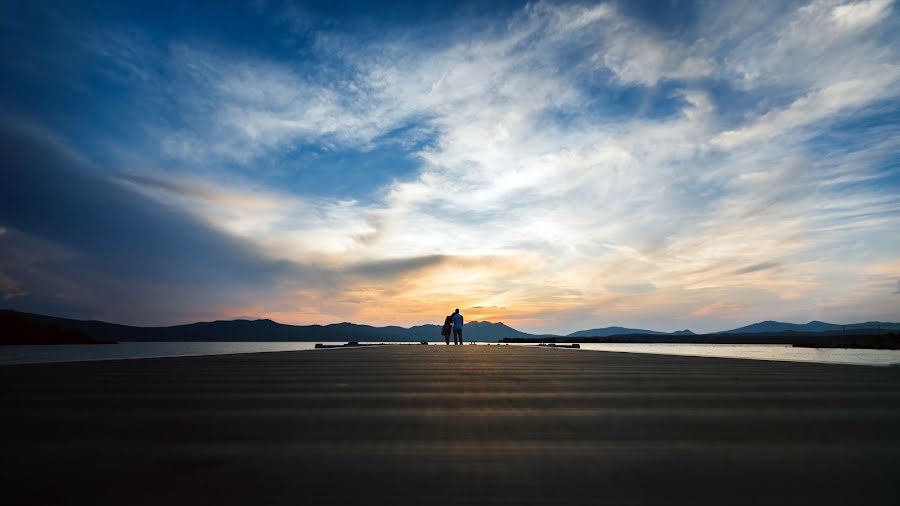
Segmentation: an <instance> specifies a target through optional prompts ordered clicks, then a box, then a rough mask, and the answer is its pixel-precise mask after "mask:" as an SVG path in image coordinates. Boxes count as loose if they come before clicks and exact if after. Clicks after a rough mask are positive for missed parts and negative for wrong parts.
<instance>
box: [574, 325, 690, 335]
mask: <svg viewBox="0 0 900 506" xmlns="http://www.w3.org/2000/svg"><path fill="white" fill-rule="evenodd" d="M629 334H640V335H645V336H692V335H694V333H693V332H691V331H690V330H688V329H684V330H678V331H676V332H659V331H657V330H644V329H628V328H625V327H604V328H602V329H590V330H579V331H577V332H572V333H571V334H568V335H567V336H566V337H609V336H621V335H629Z"/></svg>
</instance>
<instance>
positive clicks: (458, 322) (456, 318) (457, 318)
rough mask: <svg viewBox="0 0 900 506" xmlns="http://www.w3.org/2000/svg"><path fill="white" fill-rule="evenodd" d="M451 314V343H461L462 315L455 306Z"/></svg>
mask: <svg viewBox="0 0 900 506" xmlns="http://www.w3.org/2000/svg"><path fill="white" fill-rule="evenodd" d="M451 316H453V344H462V343H463V340H462V328H463V317H462V315H461V314H459V308H456V311H454V312H453V314H452V315H451Z"/></svg>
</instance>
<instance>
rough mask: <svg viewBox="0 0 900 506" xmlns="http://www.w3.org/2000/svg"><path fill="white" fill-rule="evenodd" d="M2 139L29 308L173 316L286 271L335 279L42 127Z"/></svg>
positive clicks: (3, 132)
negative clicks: (162, 198) (188, 210)
mask: <svg viewBox="0 0 900 506" xmlns="http://www.w3.org/2000/svg"><path fill="white" fill-rule="evenodd" d="M0 147H2V150H3V152H4V153H5V157H6V158H5V159H6V164H5V166H4V173H5V177H4V184H3V185H2V188H0V220H2V221H3V222H4V223H5V224H6V227H7V229H8V230H7V233H5V234H3V236H2V238H0V239H2V242H0V246H2V247H0V254H2V256H3V271H4V276H6V278H8V279H12V280H13V281H12V282H11V283H7V284H12V285H13V287H19V286H21V287H23V288H24V289H25V290H27V291H28V292H30V294H29V295H28V296H29V297H31V298H30V299H29V300H30V301H31V302H29V303H28V307H29V308H31V309H34V310H38V309H41V308H42V307H43V308H44V310H45V311H49V310H52V309H54V308H59V307H61V306H60V304H61V303H63V302H64V301H72V302H71V304H76V305H78V306H79V307H81V308H82V309H80V310H79V311H78V315H79V316H82V315H84V314H85V313H86V310H85V309H84V308H85V307H89V308H91V309H92V310H94V311H96V313H95V314H96V315H107V316H108V317H109V316H113V317H115V318H116V319H118V320H126V321H132V322H136V321H140V322H148V323H149V322H155V321H159V320H157V319H158V318H161V319H165V321H171V320H172V319H173V318H175V319H177V318H179V317H189V315H191V314H197V313H198V312H202V311H204V308H206V310H207V311H209V310H210V308H212V307H215V306H219V305H224V304H227V303H228V301H233V300H240V299H242V298H245V297H253V296H259V294H260V291H261V290H263V289H270V288H272V287H273V286H275V285H278V283H279V279H282V278H290V279H292V280H293V281H294V282H306V283H314V282H316V280H317V278H318V281H319V282H321V280H322V278H324V277H327V272H324V271H320V270H318V269H315V268H309V269H307V268H304V267H303V266H300V265H297V264H290V263H286V262H282V261H277V260H272V259H270V258H267V257H266V255H265V254H264V253H263V252H261V251H259V250H258V249H257V248H256V247H255V246H253V245H251V244H249V243H245V242H242V241H240V240H237V239H235V238H234V237H232V236H229V235H225V234H222V233H220V232H217V231H215V230H213V229H211V228H209V227H207V226H205V225H204V224H202V223H200V222H198V221H196V220H194V219H193V218H191V217H190V216H189V215H187V214H185V213H183V212H182V211H179V210H177V209H176V208H172V207H167V206H163V205H160V204H157V203H155V202H154V201H152V200H149V199H147V198H145V197H143V196H141V195H140V194H138V193H135V192H133V191H129V190H127V189H124V188H122V187H121V186H119V185H117V184H116V183H115V182H114V181H111V180H109V179H108V178H105V177H103V176H102V175H101V174H99V173H97V171H96V170H95V169H93V168H92V167H90V166H88V165H86V164H85V162H84V161H83V160H80V159H79V158H77V157H75V156H73V155H72V154H71V153H69V152H67V150H66V149H65V148H64V147H63V146H60V145H58V144H57V143H56V142H55V141H54V140H53V139H52V138H48V137H46V136H44V135H42V134H41V132H36V131H33V130H31V131H29V130H28V129H24V128H22V127H19V126H16V125H10V124H7V123H4V124H2V125H0ZM17 290H18V288H17ZM18 298H19V299H20V298H21V297H18ZM42 299H43V300H46V301H48V303H49V301H53V300H55V301H56V302H54V303H53V305H52V306H47V305H44V306H42V305H41V304H40V303H39V302H40V300H42ZM10 300H11V301H12V302H15V301H16V300H17V297H10ZM64 313H66V314H68V313H70V312H69V311H65V312H64Z"/></svg>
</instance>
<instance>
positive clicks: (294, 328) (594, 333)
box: [0, 311, 900, 343]
mask: <svg viewBox="0 0 900 506" xmlns="http://www.w3.org/2000/svg"><path fill="white" fill-rule="evenodd" d="M0 313H2V314H11V315H16V318H18V319H22V318H24V319H25V320H27V321H28V322H31V323H32V324H34V325H38V326H44V327H52V328H53V329H58V331H59V332H62V333H67V335H68V336H70V337H72V336H75V335H76V334H75V333H77V334H80V335H81V336H84V337H86V338H93V339H96V340H102V341H306V342H309V341H443V337H441V327H440V325H437V324H434V325H417V326H414V327H411V328H404V327H397V326H388V327H373V326H371V325H358V324H355V323H335V324H331V325H285V324H281V323H277V322H273V321H272V320H227V321H223V320H219V321H213V322H199V323H190V324H187V325H174V326H171V327H133V326H129V325H118V324H115V323H107V322H102V321H96V320H89V321H85V320H72V319H68V318H58V317H55V316H45V315H39V314H33V313H22V312H17V311H0ZM7 327H10V326H7ZM16 328H18V327H16ZM10 329H12V327H10ZM876 329H879V330H878V332H876ZM13 330H14V329H13ZM898 330H900V323H886V322H866V323H856V324H849V325H835V324H831V323H824V322H810V323H807V324H805V325H799V324H792V323H781V322H771V321H769V322H760V323H756V324H753V325H748V326H746V327H741V328H739V329H735V330H732V331H728V332H720V333H715V334H701V335H698V334H694V333H693V332H691V331H690V330H679V331H676V332H658V331H653V330H641V329H629V328H624V327H606V328H601V329H591V330H580V331H578V332H573V333H571V334H569V335H568V336H565V337H560V336H553V335H534V334H528V333H526V332H522V331H519V330H516V329H514V328H512V327H509V326H508V325H505V324H503V323H493V322H478V321H475V322H469V323H467V324H466V326H465V332H464V337H465V339H466V340H468V341H498V340H500V339H504V338H512V339H521V340H529V341H531V340H538V341H539V340H547V341H551V340H553V339H555V338H557V337H559V339H560V342H563V341H562V340H564V339H565V340H569V341H571V340H577V339H595V340H601V341H602V342H669V343H676V342H681V343H690V342H711V343H712V342H715V343H739V342H746V343H754V342H760V343H761V342H771V343H793V342H798V338H797V337H796V335H797V333H802V335H803V336H804V338H803V339H806V337H805V336H812V335H845V334H847V335H849V334H872V333H875V334H878V333H882V332H889V331H894V332H896V331H898ZM0 332H2V333H4V335H5V334H9V333H10V331H9V329H6V328H0ZM14 332H15V333H18V334H22V331H18V330H14ZM54 332H55V331H54ZM832 337H833V336H832ZM14 338H15V339H20V337H14ZM11 339H13V338H11ZM27 342H34V343H37V342H38V341H37V340H28V341H27ZM804 342H805V341H804Z"/></svg>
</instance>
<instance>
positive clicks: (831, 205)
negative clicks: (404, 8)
mask: <svg viewBox="0 0 900 506" xmlns="http://www.w3.org/2000/svg"><path fill="white" fill-rule="evenodd" d="M697 11H698V12H697V18H698V19H697V22H696V23H694V24H693V25H691V27H690V28H689V29H685V30H683V31H676V32H666V31H661V30H657V29H654V28H653V27H652V26H651V25H649V24H647V23H645V22H643V20H641V19H639V18H636V17H635V16H634V15H633V13H631V12H629V11H626V10H625V9H623V8H622V6H620V5H617V4H615V3H602V4H599V5H594V6H584V5H569V4H556V3H546V2H539V3H534V4H530V5H528V6H525V7H523V8H522V9H520V10H518V11H516V12H515V13H513V14H512V15H510V16H506V17H503V18H498V19H496V20H493V21H492V22H490V23H486V24H485V23H472V25H471V26H472V27H471V28H470V29H457V30H455V31H449V30H447V31H445V32H441V29H445V28H447V27H446V26H441V25H437V26H435V27H434V28H435V30H434V33H431V32H429V31H428V30H424V31H423V30H418V31H409V30H405V29H404V28H403V27H397V28H389V29H386V30H385V31H384V32H383V33H377V34H373V33H367V34H364V36H363V35H361V34H359V33H356V32H352V31H343V30H341V29H340V28H328V29H325V28H322V27H318V28H317V27H316V26H315V22H314V21H311V20H310V19H311V18H310V17H309V16H308V15H306V14H304V16H303V19H304V20H305V21H304V23H303V26H304V29H303V30H304V37H307V38H309V39H310V40H313V41H314V42H313V44H312V45H311V46H310V48H309V49H308V51H309V52H311V53H312V55H313V57H312V58H305V59H302V58H292V57H286V56H284V55H279V56H268V55H260V54H258V53H254V52H241V51H223V50H220V49H217V47H216V46H215V44H214V43H212V42H205V43H196V42H197V41H192V43H190V44H189V43H187V42H185V41H182V40H171V41H168V43H167V44H165V45H164V46H162V47H156V48H155V49H153V48H144V49H143V50H142V49H141V48H140V47H136V46H135V43H134V41H132V43H131V44H130V45H128V46H125V47H134V50H129V51H127V52H121V51H119V52H109V51H106V52H104V53H103V58H104V61H106V60H117V61H123V62H125V63H123V64H122V66H121V68H125V69H129V68H133V69H135V70H134V73H135V75H139V76H142V78H141V80H142V81H144V82H150V83H154V84H153V86H146V87H142V86H136V87H135V90H136V91H135V94H136V98H137V99H139V100H149V101H150V102H152V103H160V104H167V107H166V108H164V110H165V111H166V112H165V113H161V114H160V115H158V116H155V115H154V114H143V115H142V116H141V118H140V123H141V124H142V125H143V128H144V129H145V131H146V132H147V139H148V141H149V146H150V147H149V148H147V146H144V147H143V149H144V151H143V152H142V153H146V152H148V151H153V150H155V151H158V152H159V153H161V155H162V156H159V157H156V158H155V159H154V158H153V157H149V158H148V155H146V154H138V155H135V156H137V157H139V158H140V157H144V159H147V160H148V163H147V164H145V165H142V167H146V166H152V167H170V168H168V169H154V170H148V169H141V168H137V169H123V170H120V171H117V172H116V173H115V174H114V178H115V179H116V181H117V182H118V183H119V184H120V185H123V186H124V187H126V188H128V189H130V191H135V192H137V193H139V194H141V195H143V196H145V197H147V198H149V199H151V200H153V201H155V202H157V203H160V204H163V205H166V206H171V207H172V208H175V209H178V210H179V212H185V213H188V214H190V215H192V216H193V217H194V218H195V219H196V220H198V221H199V222H201V223H203V224H205V225H206V226H209V227H211V228H212V229H214V230H217V231H220V232H221V233H223V234H226V235H227V236H228V237H231V238H234V239H236V240H239V241H244V242H246V243H247V244H251V245H253V247H254V248H256V249H257V250H258V251H259V252H260V254H261V255H262V256H264V257H265V258H267V259H268V260H271V261H283V262H288V263H293V264H297V265H308V266H311V265H314V266H317V268H321V269H325V270H327V272H329V273H330V274H329V276H331V277H330V278H328V279H330V280H331V281H330V283H331V284H330V285H329V286H328V290H327V292H328V298H327V300H326V298H325V297H318V298H319V299H320V302H316V299H317V296H316V294H322V293H325V288H324V287H319V286H311V287H308V288H306V289H300V288H298V287H297V286H295V285H294V284H290V283H288V284H287V286H288V287H287V288H286V287H281V288H279V289H278V290H273V292H272V294H271V298H270V301H269V302H260V303H257V304H256V305H244V306H241V305H232V306H229V307H231V308H232V309H231V310H232V311H236V312H238V313H239V314H249V313H250V312H254V311H255V312H258V313H259V314H264V315H277V316H278V317H279V318H281V319H286V320H289V321H297V322H311V321H317V320H316V319H321V318H328V319H348V320H349V319H354V318H358V319H365V320H367V321H370V322H379V323H389V322H392V323H421V322H424V321H429V319H433V314H432V313H434V312H435V311H437V314H442V312H443V311H445V309H444V306H448V307H450V306H454V307H456V306H459V307H471V308H479V309H478V311H481V313H480V314H481V315H482V316H484V317H490V318H494V319H504V320H506V321H507V322H508V323H513V324H520V325H522V326H523V327H524V328H526V329H530V330H535V331H569V330H577V329H579V328H586V327H592V326H597V325H600V324H604V323H609V324H623V325H633V326H643V327H648V326H649V327H658V328H663V329H667V328H668V329H673V328H684V327H691V328H694V329H695V330H719V329H721V328H722V327H723V326H727V325H730V324H732V323H734V324H737V323H746V322H748V321H749V320H752V319H754V318H765V319H771V318H785V319H806V318H809V319H812V318H820V317H826V316H827V315H825V316H823V315H822V314H821V313H822V311H825V310H829V311H835V312H836V313H837V311H836V310H835V309H834V308H836V307H844V308H852V309H846V310H843V312H842V313H840V314H842V315H844V317H845V318H860V319H872V318H876V317H879V318H889V317H890V315H892V314H894V313H895V312H896V311H895V309H896V308H894V307H893V306H891V301H887V300H886V299H885V301H881V302H875V303H871V302H872V300H873V299H872V297H875V296H874V295H872V294H874V293H875V288H874V285H871V284H869V281H867V279H868V278H867V277H866V276H867V275H866V274H864V271H865V269H866V266H867V265H870V264H872V263H879V262H885V261H887V260H889V259H892V258H896V257H897V255H900V245H898V244H897V243H896V241H895V240H891V239H886V237H891V236H892V235H896V234H895V232H896V231H897V230H898V228H900V207H898V204H897V202H896V198H895V194H896V189H897V185H898V182H897V177H898V174H897V170H898V168H897V166H896V165H895V164H892V162H891V160H892V159H895V158H896V156H897V153H898V145H897V144H896V139H897V135H898V134H900V129H898V127H897V124H896V122H892V121H890V120H884V119H883V118H882V119H878V118H879V115H878V113H879V110H880V109H881V108H897V107H898V100H900V94H898V92H897V91H896V90H898V89H900V87H898V84H900V54H898V52H900V45H898V43H897V42H896V40H895V38H893V37H890V36H889V34H890V33H892V31H893V30H896V28H898V24H900V23H898V20H897V18H896V15H895V7H894V3H893V2H892V1H887V0H869V1H860V2H849V1H845V2H837V1H823V0H820V1H814V2H810V3H803V4H797V3H791V2H785V3H775V4H771V5H769V4H767V5H765V6H753V7H752V8H750V7H748V6H747V5H743V6H742V5H737V4H722V5H705V6H702V7H701V6H698V7H697ZM437 32H441V34H440V35H439V36H438V35H436V33H437ZM99 44H100V46H101V47H102V46H103V44H102V42H101V43H99ZM142 51H145V52H142ZM135 55H140V57H139V58H138V57H137V56H135ZM148 61H149V63H148ZM160 69H162V70H160ZM160 82H162V83H164V86H162V87H160V86H158V84H159V83H160ZM170 111H173V112H170ZM848 122H849V123H855V125H856V126H854V127H847V126H846V124H847V123H848ZM861 132H865V133H861ZM848 140H849V142H848ZM385 146H391V148H392V149H398V150H400V151H402V152H403V153H404V154H405V156H406V157H408V159H410V160H413V161H414V163H415V164H416V169H415V170H414V171H412V172H408V171H399V170H398V171H395V172H394V173H395V174H396V176H394V177H392V178H388V179H386V180H385V179H379V180H377V182H376V180H375V179H372V182H371V183H367V182H366V180H365V179H364V178H363V180H362V181H361V185H360V187H361V188H364V189H365V190H364V192H360V194H354V193H352V192H351V193H348V194H345V195H340V196H333V195H331V196H322V195H317V194H316V191H312V190H307V189H305V188H302V187H292V186H291V185H290V184H285V183H284V181H288V182H289V181H291V179H290V175H291V174H292V173H301V172H303V171H304V170H308V169H307V168H306V167H305V166H304V165H303V163H300V162H297V161H296V160H298V159H299V158H298V155H297V153H298V152H299V151H303V150H310V149H311V150H314V151H317V152H318V151H321V152H327V153H342V152H354V153H362V154H363V156H365V154H367V153H368V154H371V155H372V156H373V157H374V156H375V154H376V153H378V152H379V150H383V149H385ZM136 151H138V152H139V153H141V150H140V149H137V150H136ZM304 160H305V159H304ZM304 163H305V162H304ZM171 167H177V170H176V169H173V168H171ZM386 170H388V172H391V168H390V167H388V168H387V169H386ZM362 193H365V195H363V194H362ZM896 276H900V272H897V273H894V279H896ZM848 286H850V287H855V288H852V289H851V290H850V291H851V292H853V293H854V295H853V296H852V297H851V298H849V299H848V298H847V296H845V295H837V294H838V293H839V292H845V291H846V287H848ZM295 297H296V298H297V300H302V301H303V302H302V303H299V302H298V303H293V302H291V301H292V298H295ZM339 300H340V301H345V302H343V303H335V302H333V301H339ZM862 300H865V301H868V302H869V303H870V304H869V305H868V307H867V308H866V307H864V305H863V304H862V303H861V302H859V301H862ZM329 301H330V302H329ZM376 301H377V304H373V302H376ZM326 306H327V308H326ZM271 308H277V310H276V309H271ZM438 308H439V310H438ZM482 308H490V310H489V311H488V310H487V309H482ZM473 310H474V309H473ZM238 313H236V314H238ZM223 316H227V315H223Z"/></svg>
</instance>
